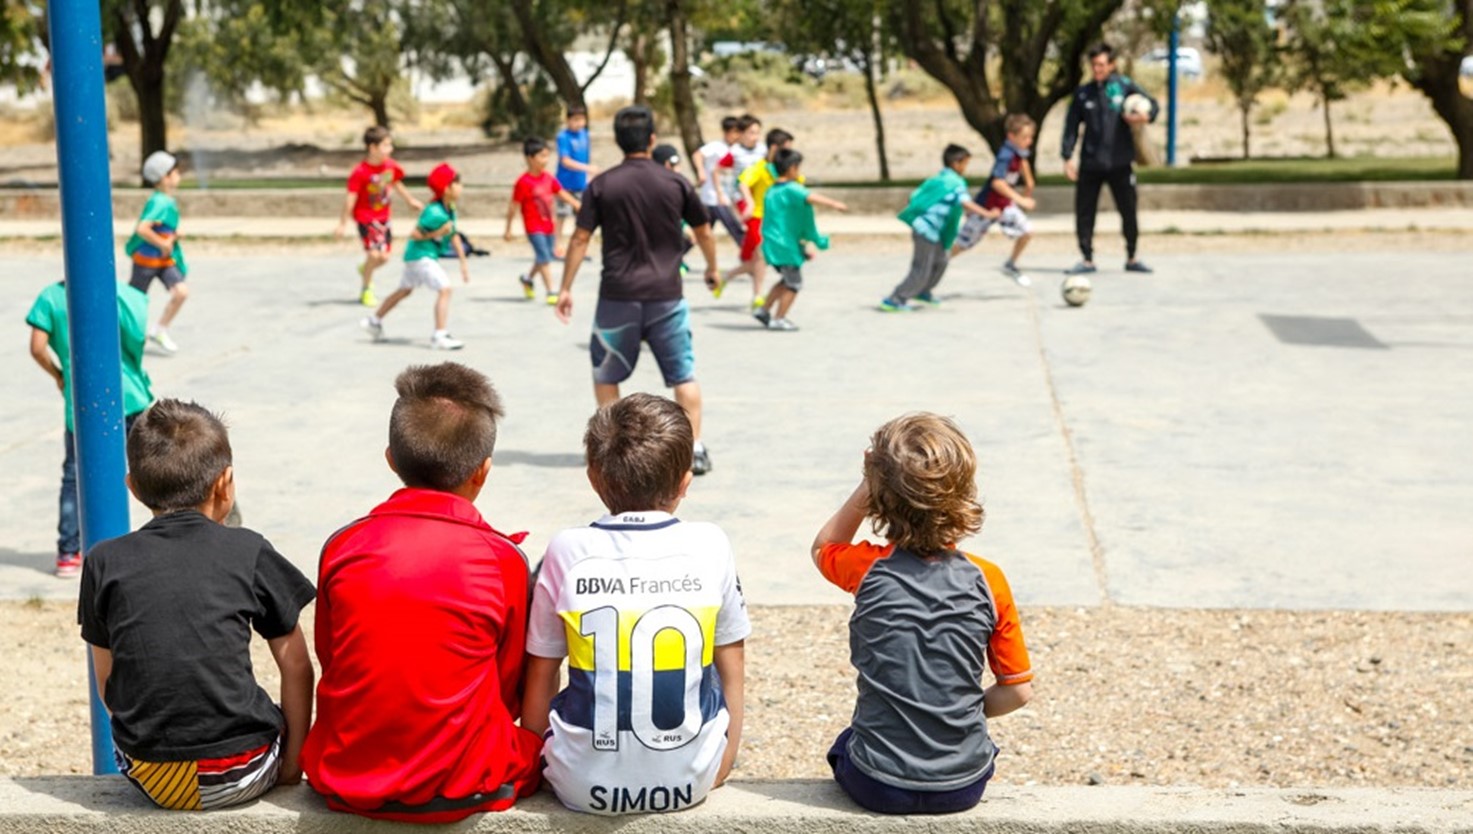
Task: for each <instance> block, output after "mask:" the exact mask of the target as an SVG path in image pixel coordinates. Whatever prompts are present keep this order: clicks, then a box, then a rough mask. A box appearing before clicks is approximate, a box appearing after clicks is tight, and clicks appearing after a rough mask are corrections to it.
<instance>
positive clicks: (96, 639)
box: [77, 510, 317, 762]
mask: <svg viewBox="0 0 1473 834" xmlns="http://www.w3.org/2000/svg"><path fill="white" fill-rule="evenodd" d="M316 595H317V592H316V591H315V590H314V589H313V588H312V583H311V582H309V581H307V578H306V577H305V576H303V575H302V572H301V571H299V570H297V569H296V567H294V566H293V565H292V563H290V562H288V561H287V560H286V558H285V557H283V556H282V555H281V554H280V553H277V552H276V550H275V549H273V548H272V547H271V545H270V543H268V542H267V541H266V540H265V539H264V538H262V537H261V535H260V534H259V533H255V532H252V531H250V530H245V529H240V528H231V527H225V526H223V525H220V524H216V523H215V522H213V521H211V520H210V519H208V518H206V517H205V516H204V515H202V514H200V513H198V512H195V511H193V510H190V511H186V512H179V513H170V514H168V515H162V516H158V517H156V518H154V519H153V520H152V521H150V522H149V523H148V524H145V525H144V526H143V528H142V529H141V530H139V531H137V532H136V533H129V534H128V535H126V536H122V537H120V538H116V539H111V540H109V541H105V542H102V543H101V544H99V545H97V546H96V547H94V548H93V549H92V551H91V552H90V553H88V554H87V559H86V560H85V561H84V562H83V563H82V589H81V594H80V597H79V599H78V603H77V619H78V620H79V621H80V622H81V624H82V639H84V640H86V641H87V642H88V643H91V644H92V645H94V646H98V647H100V648H104V649H108V650H109V651H111V652H112V656H113V668H112V675H111V676H110V677H109V678H108V681H107V691H106V693H105V694H104V698H103V700H104V701H105V702H106V703H107V707H108V710H109V711H111V712H112V728H113V740H114V742H116V743H117V746H118V748H119V749H120V750H122V751H123V752H124V753H127V754H128V755H129V756H132V757H133V758H136V759H141V760H143V761H154V762H172V761H187V760H191V759H209V758H217V757H221V756H230V755H234V754H237V753H243V752H245V751H247V750H252V749H255V748H257V747H260V746H262V745H264V744H269V743H270V742H271V740H272V739H274V738H276V736H277V734H278V733H280V732H281V729H282V727H283V719H282V715H281V710H280V709H278V708H277V706H276V704H275V703H274V702H273V701H272V700H271V696H269V695H267V694H266V691H265V690H263V689H262V688H261V687H260V686H259V685H258V684H257V683H256V679H255V676H254V675H253V674H252V672H251V654H250V644H251V630H252V629H255V631H256V633H257V634H260V635H261V636H262V637H264V638H266V639H267V640H270V639H274V638H277V637H284V636H286V635H288V634H290V633H291V632H292V629H294V628H296V627H297V616H298V615H299V614H300V613H301V610H302V606H304V605H306V604H307V603H309V602H311V601H312V598H313V597H315V596H316Z"/></svg>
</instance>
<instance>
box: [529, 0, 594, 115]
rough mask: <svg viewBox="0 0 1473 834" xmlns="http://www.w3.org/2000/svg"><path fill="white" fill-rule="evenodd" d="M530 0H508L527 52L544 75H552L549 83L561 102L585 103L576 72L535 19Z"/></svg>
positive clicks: (572, 104) (569, 103) (580, 105)
mask: <svg viewBox="0 0 1473 834" xmlns="http://www.w3.org/2000/svg"><path fill="white" fill-rule="evenodd" d="M532 3H533V0H512V3H511V10H512V14H514V15H516V18H517V25H518V26H519V27H520V28H521V30H522V39H523V40H524V41H525V42H526V44H527V54H528V55H529V56H530V57H531V58H532V60H534V61H536V62H537V64H538V66H541V67H542V69H544V70H546V72H547V77H548V78H550V79H552V86H553V87H555V88H556V89H557V94H558V98H561V99H562V100H563V104H565V105H567V106H569V107H574V106H577V107H584V106H586V105H585V102H584V101H583V87H582V86H580V85H579V84H578V76H577V75H575V74H574V73H573V67H572V65H570V64H569V63H568V59H567V58H566V57H565V56H564V55H563V52H562V50H561V49H559V48H558V47H557V46H556V45H555V44H553V43H552V40H551V38H549V37H548V34H547V30H546V29H545V28H543V26H542V22H541V21H539V20H538V19H537V13H536V10H534V9H533V8H532Z"/></svg>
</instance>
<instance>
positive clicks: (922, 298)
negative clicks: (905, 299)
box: [912, 292, 941, 307]
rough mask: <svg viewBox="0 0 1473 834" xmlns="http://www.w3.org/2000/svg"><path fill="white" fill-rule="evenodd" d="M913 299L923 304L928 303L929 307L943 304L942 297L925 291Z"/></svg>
mask: <svg viewBox="0 0 1473 834" xmlns="http://www.w3.org/2000/svg"><path fill="white" fill-rule="evenodd" d="M912 300H913V301H919V302H921V303H922V304H924V305H926V306H927V307H940V306H941V299H939V298H937V297H936V296H934V295H931V294H930V293H928V292H923V293H921V294H920V295H917V296H916V297H915V298H914V299H912Z"/></svg>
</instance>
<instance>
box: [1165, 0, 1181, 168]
mask: <svg viewBox="0 0 1473 834" xmlns="http://www.w3.org/2000/svg"><path fill="white" fill-rule="evenodd" d="M1180 46H1181V13H1180V12H1173V13H1172V15H1171V47H1170V49H1169V50H1167V58H1166V165H1167V167H1171V166H1174V165H1176V75H1177V72H1176V50H1177V48H1178V47H1180Z"/></svg>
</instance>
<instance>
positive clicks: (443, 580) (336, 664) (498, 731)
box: [302, 362, 542, 823]
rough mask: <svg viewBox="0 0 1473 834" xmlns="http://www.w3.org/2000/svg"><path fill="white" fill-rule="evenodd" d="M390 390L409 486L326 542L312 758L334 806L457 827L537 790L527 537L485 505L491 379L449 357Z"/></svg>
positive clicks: (400, 464)
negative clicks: (527, 654)
mask: <svg viewBox="0 0 1473 834" xmlns="http://www.w3.org/2000/svg"><path fill="white" fill-rule="evenodd" d="M394 387H395V389H396V390H397V391H398V394H399V398H398V399H397V400H396V401H395V402H394V408H393V411H392V412H391V414H390V417H389V448H388V451H387V452H386V454H385V457H386V458H387V460H388V464H389V468H390V469H392V470H393V471H394V474H396V475H397V476H399V479H400V480H401V481H403V483H404V488H403V489H400V490H398V491H396V492H395V493H394V494H393V495H391V496H389V498H388V500H386V501H385V502H384V503H382V504H380V505H378V506H377V507H375V508H374V509H373V510H372V511H371V512H370V513H369V514H368V515H367V516H366V517H364V518H361V519H359V520H357V521H355V522H353V523H352V524H349V525H348V526H347V527H344V528H343V529H342V530H339V531H338V532H337V533H334V534H333V536H332V537H331V538H330V539H328V540H327V543H326V544H325V545H323V548H322V562H321V566H320V568H319V573H318V584H319V586H320V587H321V598H320V599H319V600H318V604H317V627H316V633H315V635H314V640H315V642H316V645H317V659H318V661H319V662H320V664H321V666H322V684H321V686H319V687H318V689H317V723H316V724H315V725H314V726H313V727H312V732H311V733H310V734H308V736H307V744H306V746H305V747H304V748H303V750H302V766H303V768H304V769H305V770H306V773H307V778H308V781H309V782H310V783H311V785H312V788H313V789H314V790H316V791H317V792H318V793H320V794H322V795H323V797H325V798H326V800H327V804H328V807H330V808H332V809H334V810H337V811H348V812H351V813H355V814H361V815H363V816H366V817H374V818H378V819H388V820H399V821H408V822H422V823H443V822H454V821H456V820H460V819H464V818H465V817H468V816H470V815H471V814H473V813H476V812H478V811H502V810H505V809H507V808H510V807H511V806H512V804H513V803H514V802H515V801H516V798H517V797H519V796H530V795H531V794H532V793H533V792H534V791H536V790H537V784H538V775H537V774H538V770H539V753H540V752H541V749H542V739H541V737H540V736H539V735H537V734H536V733H530V732H528V731H526V730H524V729H522V728H521V727H518V726H517V724H516V721H517V718H518V717H520V715H521V711H522V710H521V691H522V687H521V683H522V662H523V651H524V643H525V640H526V623H527V601H528V597H529V591H530V590H531V587H530V585H529V582H528V576H527V557H526V556H525V555H524V554H523V553H522V551H521V549H520V548H518V547H517V544H518V543H519V542H521V540H522V539H523V538H524V537H525V536H526V534H525V533H521V534H516V535H512V536H507V535H503V534H502V533H499V532H497V531H496V530H494V529H492V527H491V526H490V525H489V524H487V523H486V521H485V519H483V518H482V517H481V514H480V512H478V511H477V510H476V506H475V500H476V498H477V496H479V495H480V493H481V490H482V488H483V487H485V485H486V478H487V477H488V476H489V475H490V472H491V456H492V453H493V452H494V451H495V447H496V433H497V423H498V422H499V421H500V419H501V416H502V414H503V411H502V408H501V399H500V397H498V396H497V394H496V391H495V389H493V388H492V387H491V382H490V380H488V379H486V377H485V376H483V375H482V374H481V373H479V372H477V371H474V370H472V369H470V368H467V367H466V366H464V365H458V364H456V363H453V362H446V363H444V364H441V365H421V366H416V367H411V368H409V369H407V370H405V371H404V372H403V373H402V374H400V375H399V378H398V379H396V380H395V381H394Z"/></svg>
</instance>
